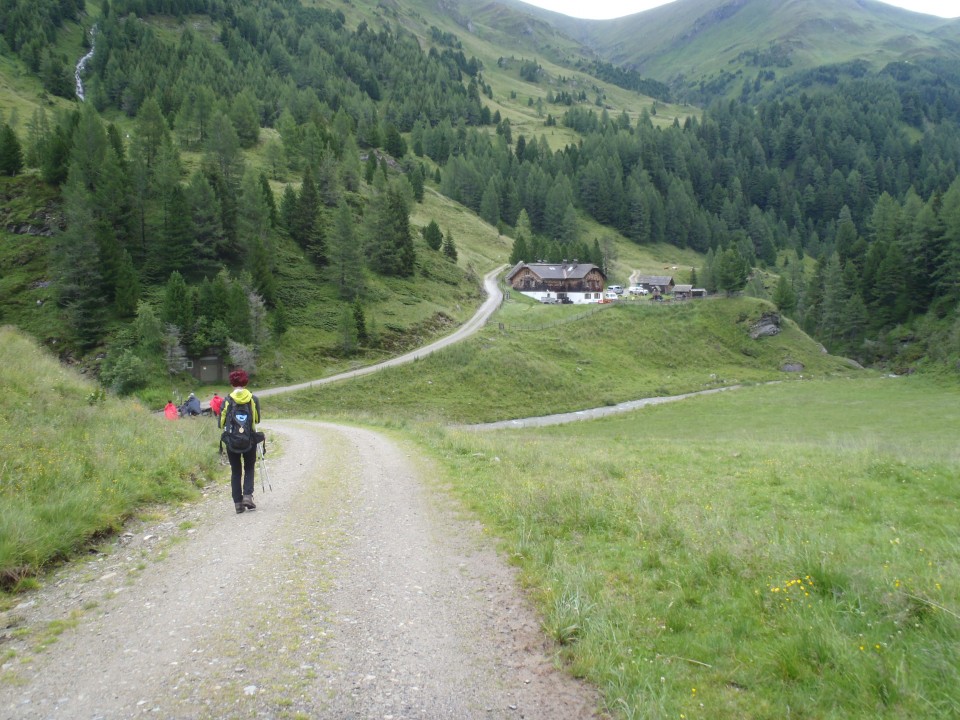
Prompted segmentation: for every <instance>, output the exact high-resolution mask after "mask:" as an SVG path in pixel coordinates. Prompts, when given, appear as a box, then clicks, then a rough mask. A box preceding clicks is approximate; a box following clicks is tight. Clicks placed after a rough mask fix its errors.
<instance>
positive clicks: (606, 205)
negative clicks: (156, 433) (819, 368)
mask: <svg viewBox="0 0 960 720" xmlns="http://www.w3.org/2000/svg"><path fill="white" fill-rule="evenodd" d="M0 8H2V9H0V13H2V14H0V23H2V26H3V28H4V30H3V37H4V46H3V48H2V51H3V53H4V54H5V55H6V56H7V57H12V56H16V57H17V58H18V60H17V62H19V63H22V64H23V67H25V68H28V69H29V71H30V72H33V73H36V74H37V75H38V76H39V78H40V79H41V80H42V82H43V84H44V87H45V88H46V92H47V93H50V94H60V95H64V96H72V95H73V94H74V92H75V90H74V85H73V83H72V67H73V63H74V62H75V58H76V57H79V55H80V54H82V53H83V52H85V51H86V49H87V48H81V47H77V48H73V50H74V51H75V53H76V54H75V56H70V57H69V58H68V56H67V54H66V52H65V42H66V41H65V40H64V37H66V36H67V35H68V30H69V28H70V27H76V23H78V22H79V23H80V24H81V25H82V27H83V28H84V30H85V31H86V30H87V29H89V30H90V31H91V32H89V33H87V32H84V37H87V38H88V40H87V42H88V43H89V42H92V43H93V50H94V52H93V55H92V57H91V59H90V61H89V63H88V64H87V70H86V72H85V74H84V75H83V81H84V89H85V92H84V97H85V100H84V102H82V103H77V104H75V105H73V106H68V107H67V108H66V109H64V110H60V111H48V110H47V109H46V108H47V107H50V105H48V104H46V103H44V102H40V103H38V104H37V107H36V109H35V110H34V111H33V112H32V114H31V116H30V117H22V116H21V117H14V116H11V115H7V116H5V117H4V118H2V119H3V120H4V123H3V132H2V135H0V172H2V173H3V174H4V175H7V176H10V177H12V178H13V179H12V180H9V181H5V184H4V185H3V189H4V190H3V192H4V194H5V195H6V196H8V197H16V198H18V199H19V201H18V203H11V207H13V208H15V210H14V211H12V212H11V213H8V217H7V220H6V221H5V225H6V227H7V231H6V232H4V234H3V236H2V242H3V245H4V246H5V247H6V248H8V250H7V251H5V252H4V253H3V254H2V255H0V261H2V262H3V263H4V266H5V268H4V272H5V274H6V273H7V271H8V270H9V269H10V268H12V267H17V268H22V267H24V266H25V265H26V263H25V261H24V258H23V252H16V251H15V250H16V248H17V247H21V246H22V243H23V239H22V236H20V235H14V234H12V232H11V227H12V225H13V224H14V223H13V222H12V221H14V220H19V221H21V224H23V223H26V222H27V220H29V219H30V218H33V217H37V216H40V215H44V214H45V213H46V214H47V215H50V214H51V213H52V215H53V216H54V217H57V218H59V219H58V220H57V221H56V222H55V223H53V224H54V225H55V227H53V228H52V230H53V231H54V236H55V239H54V240H53V241H52V242H49V243H48V244H47V245H46V246H44V247H45V248H46V249H49V255H48V257H49V267H50V268H51V269H50V270H49V272H46V273H43V274H42V275H41V276H40V277H32V278H29V277H26V276H22V277H21V278H20V280H19V281H18V282H19V284H18V285H17V286H16V287H11V286H10V285H7V286H6V287H4V286H2V285H0V291H2V293H3V294H2V296H0V297H2V299H3V300H4V303H5V304H6V303H7V301H8V300H9V299H10V298H13V297H15V296H16V297H17V298H18V302H21V300H19V298H22V296H23V295H24V293H25V291H26V289H28V288H32V287H33V286H34V285H33V284H35V283H36V282H37V281H43V280H47V279H49V280H50V281H51V282H52V291H51V299H52V300H54V301H55V302H56V305H57V307H58V308H59V310H58V314H59V316H60V317H62V318H64V319H65V320H66V321H67V327H68V328H69V332H68V333H66V334H65V335H64V336H63V337H60V338H57V339H58V340H59V341H60V342H62V343H63V345H64V346H66V347H69V348H74V349H75V351H76V352H78V353H84V352H92V351H96V352H101V353H103V354H104V355H105V359H104V362H103V363H102V364H101V367H100V370H101V377H102V379H103V380H104V381H105V382H106V383H107V384H109V385H111V386H113V387H116V388H117V389H120V390H124V391H130V390H135V389H136V388H137V387H140V386H142V385H143V384H145V383H146V382H147V378H148V377H149V375H150V373H151V372H152V371H153V370H157V369H158V368H159V369H160V370H161V371H162V372H165V371H166V367H174V366H175V365H176V362H177V358H179V357H182V356H183V355H184V354H195V353H197V352H200V351H202V350H203V349H205V348H210V347H213V348H219V349H221V350H222V351H224V352H226V353H229V354H230V356H231V357H232V358H233V359H234V360H235V361H237V362H245V363H247V364H249V363H251V362H255V361H256V358H257V356H258V354H259V353H260V352H261V351H262V348H263V347H264V345H265V344H266V343H267V342H268V340H267V338H268V337H269V336H270V335H271V334H272V335H273V337H274V338H276V337H279V336H281V335H283V334H284V333H285V332H290V331H291V329H292V330H293V331H294V332H297V333H303V334H305V335H309V333H310V329H311V328H317V329H324V328H325V329H326V330H327V331H329V332H330V336H332V337H336V338H337V340H336V341H335V342H332V343H331V341H330V340H329V338H328V340H327V341H326V342H327V345H328V347H327V348H326V349H325V350H324V351H323V352H352V351H354V350H355V349H356V348H357V347H358V346H363V345H364V344H367V345H368V346H373V345H375V344H376V342H377V339H376V338H371V333H369V332H368V327H367V325H366V323H365V320H364V312H365V308H368V307H369V305H370V303H371V302H373V301H374V300H375V299H376V297H381V296H382V295H383V293H396V292H400V293H404V292H408V291H407V290H399V289H398V287H397V286H394V285H390V284H389V283H387V284H384V281H387V280H390V279H391V278H393V279H398V280H400V281H403V280H405V279H410V280H411V281H412V280H414V279H418V280H420V281H423V280H425V279H431V278H432V279H433V280H434V281H435V280H436V279H437V278H438V277H445V278H446V279H445V280H443V281H442V282H444V283H448V284H449V283H452V284H453V285H457V284H458V283H460V282H461V277H462V276H457V275H456V274H453V275H451V274H450V271H453V270H454V268H453V267H452V264H451V261H453V262H456V260H457V248H456V245H455V243H454V240H453V238H452V237H450V233H449V232H446V233H444V232H442V231H441V228H440V227H438V226H436V224H435V223H431V224H430V225H429V226H428V231H427V232H424V233H423V234H422V235H421V233H420V232H419V231H418V230H419V229H418V228H415V227H413V226H412V225H411V223H410V214H411V209H412V207H413V205H414V204H415V203H417V202H419V201H421V200H423V197H424V193H425V191H426V190H428V189H431V188H433V189H437V190H439V191H440V192H442V193H444V194H445V195H447V196H449V197H450V198H452V199H454V200H456V201H458V202H460V203H462V204H463V205H465V206H466V207H468V208H470V209H471V210H473V211H474V212H476V213H477V214H478V215H479V216H480V217H481V218H483V219H484V220H486V221H487V222H489V223H491V224H492V225H494V226H497V227H499V228H500V229H501V230H502V231H504V232H505V233H506V234H508V235H511V236H513V237H515V238H516V244H515V247H514V255H513V258H512V259H513V260H517V259H540V258H545V259H554V260H560V259H562V258H570V257H579V258H589V259H591V260H592V261H595V262H598V263H599V264H604V263H606V262H607V259H608V258H607V255H606V253H605V252H604V251H603V250H602V249H601V248H600V246H599V244H598V243H597V242H596V241H595V239H593V238H591V237H588V236H586V235H585V233H584V232H583V231H582V230H581V227H582V226H583V222H582V220H585V219H589V220H592V221H596V222H598V223H601V224H603V225H606V226H609V227H611V228H614V229H616V231H618V232H619V233H620V234H621V235H622V236H623V238H624V239H623V242H633V243H638V244H641V245H647V244H653V243H670V244H673V245H676V246H679V247H683V248H691V249H693V250H696V251H698V252H700V253H703V258H704V259H703V264H702V266H701V267H698V268H696V269H695V271H694V274H693V278H691V279H692V280H694V281H695V282H697V283H698V284H702V285H703V286H705V287H707V288H708V289H709V290H711V291H722V292H739V291H741V290H743V289H744V288H746V289H747V291H748V292H750V293H752V294H756V295H770V296H771V297H772V299H773V300H774V302H776V303H777V305H778V306H779V307H780V308H781V309H782V310H783V312H785V313H786V314H788V315H791V316H793V317H795V318H796V319H797V320H798V321H799V322H801V323H802V325H803V327H804V328H805V329H807V330H808V331H809V332H811V333H812V334H814V335H815V336H816V337H818V338H819V339H820V340H821V341H822V342H824V343H825V344H826V346H827V347H828V349H830V350H831V351H833V352H837V353H845V354H848V355H850V356H853V357H856V358H858V359H860V360H863V361H867V362H877V363H885V364H892V365H895V366H897V367H903V368H906V367H912V366H914V365H916V364H917V363H918V362H920V361H923V360H935V361H940V362H946V361H952V362H955V361H956V360H957V355H958V351H957V335H958V332H960V330H958V328H960V325H958V323H957V304H958V301H960V287H958V284H960V181H958V180H957V168H958V164H960V131H958V123H957V118H958V117H960V100H958V98H960V65H958V64H957V63H955V62H951V61H949V60H940V61H937V62H933V61H930V62H926V63H916V64H909V65H908V64H902V63H898V64H892V65H890V66H888V67H886V68H884V69H883V70H882V71H879V72H877V71H875V70H872V69H871V68H869V67H868V66H866V65H865V64H862V63H851V64H847V65H842V66H831V67H826V68H820V69H817V70H815V71H811V72H809V73H807V74H804V75H798V76H796V77H795V78H794V79H792V80H790V81H784V82H782V83H766V84H763V85H762V86H758V87H757V88H756V92H754V89H753V88H750V89H747V90H745V91H744V93H743V94H742V96H741V97H740V99H738V100H732V101H730V100H725V101H723V102H717V103H715V104H713V105H711V106H710V107H708V108H706V109H705V110H703V111H702V113H700V112H697V113H691V115H690V117H688V118H687V119H686V120H685V121H679V120H678V121H677V122H675V123H674V124H673V125H672V126H669V125H667V126H664V125H663V123H662V122H660V120H659V118H657V117H656V116H655V115H654V113H655V112H656V105H654V106H653V112H649V111H647V110H646V109H645V110H644V111H643V112H640V113H638V112H635V111H632V109H631V108H628V107H626V106H623V107H618V106H614V105H612V104H611V101H610V95H608V94H607V93H605V92H604V90H603V88H604V84H603V83H604V82H608V81H612V82H613V83H614V84H616V83H617V82H618V81H619V82H621V83H623V82H624V80H623V78H624V77H627V76H626V75H624V76H621V75H619V74H618V73H617V72H614V71H613V70H612V69H611V68H609V67H605V66H600V65H596V64H594V65H593V68H594V71H596V72H597V73H598V74H599V75H601V76H603V78H605V79H602V78H596V82H595V84H594V86H593V87H592V88H590V91H589V92H587V91H586V89H585V88H583V86H582V85H581V86H580V89H579V90H576V89H574V86H572V85H571V84H570V83H568V82H565V80H566V79H565V78H564V77H563V75H562V73H561V72H559V71H556V70H554V71H552V72H551V71H550V70H548V69H546V68H544V67H543V66H542V65H541V64H540V63H538V62H536V61H535V60H525V61H523V62H503V63H499V62H498V63H497V64H496V66H491V64H490V63H489V62H488V63H487V65H486V66H485V65H484V63H483V62H482V61H481V60H479V59H477V57H476V56H474V55H473V54H472V53H467V52H465V51H464V47H465V46H467V45H470V46H471V47H475V46H477V44H478V42H479V41H478V40H477V38H474V37H461V35H459V34H458V33H466V32H468V31H467V30H465V29H464V28H463V27H462V26H461V25H460V24H458V23H457V22H456V21H455V20H452V19H451V18H450V16H449V14H443V13H436V14H431V11H430V10H429V8H428V7H427V6H426V5H419V4H418V5H416V6H409V7H407V6H404V4H403V3H397V4H396V5H395V6H394V7H393V8H391V9H389V10H384V9H382V8H377V7H376V6H374V5H373V4H369V5H367V4H364V3H354V4H353V5H352V6H351V8H350V13H351V15H350V20H349V21H348V18H347V16H346V15H345V14H344V13H343V12H342V11H341V10H339V9H336V10H332V9H324V8H322V7H320V8H318V7H310V8H307V7H304V6H302V5H301V4H300V3H299V2H293V1H291V0H263V1H262V2H259V3H256V4H255V5H253V4H249V3H241V2H236V1H233V0H105V1H104V2H103V3H102V4H101V5H100V9H99V12H98V13H97V14H96V16H87V15H84V14H82V12H81V9H80V8H79V7H76V6H74V5H71V4H70V3H61V2H52V1H50V2H32V1H31V2H27V0H6V1H5V2H4V3H3V4H2V5H0ZM466 41H469V43H468V42H466ZM67 44H69V43H67ZM485 49H486V52H487V55H488V56H494V57H496V56H497V54H498V53H499V54H500V57H501V58H511V57H519V58H523V57H526V56H525V54H524V48H522V47H521V48H506V47H489V46H488V47H486V48H485ZM589 66H590V64H589V63H583V64H581V65H580V69H581V72H582V71H583V68H585V67H589ZM634 80H637V79H636V78H634ZM508 82H509V85H510V87H511V88H514V87H516V86H517V83H523V86H524V87H525V88H527V89H528V91H529V95H528V97H527V98H526V100H527V103H526V105H525V106H524V104H523V102H522V99H521V98H518V97H516V95H517V93H516V91H515V90H510V91H507V90H505V89H503V88H505V87H506V86H507V84H508ZM637 82H638V84H636V85H635V87H634V88H632V89H633V90H636V89H643V88H646V89H648V90H656V89H657V86H656V85H655V84H651V85H643V84H639V81H637ZM761 90H762V91H761ZM534 97H536V98H537V100H536V102H534V99H533V98H534ZM535 105H536V106H537V117H538V118H539V120H538V122H540V123H542V126H543V127H544V128H548V127H555V126H558V125H559V126H563V127H565V128H566V129H567V130H568V131H570V132H571V135H570V137H573V138H579V139H577V140H575V141H571V142H568V143H566V145H565V146H563V147H554V146H551V144H550V142H548V140H547V139H546V138H545V137H543V136H542V135H539V136H538V133H537V132H527V133H521V132H516V131H515V130H514V128H513V126H512V124H511V121H510V115H511V114H513V113H515V112H518V111H519V110H520V109H522V108H525V107H526V108H529V107H531V106H535ZM540 107H542V108H543V110H542V112H541V111H540ZM36 177H39V178H40V179H41V180H42V182H43V185H42V187H44V188H52V189H53V190H54V191H55V195H56V197H57V198H59V199H58V200H54V201H51V202H49V203H48V204H46V205H45V206H43V207H37V208H34V212H33V213H32V214H31V213H30V212H27V210H26V209H25V208H24V201H23V198H25V197H28V196H29V197H46V195H45V194H44V192H41V191H40V190H38V189H37V186H36V185H35V184H34V181H33V180H31V178H36ZM15 213H19V214H18V215H17V216H16V217H13V215H14V214H15ZM38 252H40V251H39V250H38ZM438 263H439V264H438ZM444 265H446V266H448V267H449V270H445V269H443V267H444ZM751 268H760V269H764V270H766V271H768V273H773V283H774V284H773V285H771V284H770V281H769V280H768V281H767V287H766V288H765V287H764V281H763V279H762V278H764V277H767V278H769V277H771V276H770V275H769V274H767V275H761V274H760V273H757V274H755V275H751V272H752V271H751ZM750 277H753V278H754V279H753V280H752V281H751V280H750ZM369 286H373V287H376V288H377V292H370V291H366V290H365V288H367V287H369ZM0 313H2V314H5V315H7V316H8V317H6V318H4V319H6V320H7V321H9V320H10V319H14V320H15V319H16V317H14V318H11V317H9V311H5V310H4V309H3V308H0ZM0 317H2V315H0ZM309 336H310V338H311V340H310V341H311V342H317V340H315V337H316V336H313V335H309ZM44 339H45V340H50V339H51V338H50V337H47V338H44ZM381 339H382V338H381ZM321 342H322V341H321ZM331 344H332V345H334V346H336V347H329V345H331ZM164 366H165V367H164Z"/></svg>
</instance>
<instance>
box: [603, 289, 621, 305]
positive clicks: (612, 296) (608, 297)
mask: <svg viewBox="0 0 960 720" xmlns="http://www.w3.org/2000/svg"><path fill="white" fill-rule="evenodd" d="M619 299H620V296H619V295H617V294H616V293H615V292H613V291H612V290H607V291H606V292H605V293H604V294H603V301H604V302H614V301H616V300H619Z"/></svg>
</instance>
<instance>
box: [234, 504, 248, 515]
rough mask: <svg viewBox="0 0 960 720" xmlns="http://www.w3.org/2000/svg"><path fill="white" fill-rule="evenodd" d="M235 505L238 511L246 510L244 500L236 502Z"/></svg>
mask: <svg viewBox="0 0 960 720" xmlns="http://www.w3.org/2000/svg"><path fill="white" fill-rule="evenodd" d="M233 506H234V507H235V508H236V509H237V513H238V514H239V513H242V512H243V511H244V510H246V509H247V508H246V506H245V505H244V504H243V503H242V502H238V503H234V504H233Z"/></svg>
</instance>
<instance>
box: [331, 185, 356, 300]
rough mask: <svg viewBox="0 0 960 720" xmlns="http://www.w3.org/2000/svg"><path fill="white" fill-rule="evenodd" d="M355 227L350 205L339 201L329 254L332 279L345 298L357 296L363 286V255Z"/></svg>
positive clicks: (334, 217)
mask: <svg viewBox="0 0 960 720" xmlns="http://www.w3.org/2000/svg"><path fill="white" fill-rule="evenodd" d="M355 227H356V223H355V221H354V219H353V212H352V211H351V210H350V206H349V205H348V204H347V203H346V202H345V201H341V202H340V205H339V206H338V207H337V209H336V210H335V211H334V216H333V228H332V232H331V233H330V243H329V255H330V270H331V272H332V273H333V280H334V282H335V283H336V284H337V289H338V291H339V293H340V297H342V298H346V299H351V298H355V297H357V295H358V294H359V293H360V292H361V290H362V286H363V256H362V253H361V248H360V243H359V242H358V240H357V233H356V231H355Z"/></svg>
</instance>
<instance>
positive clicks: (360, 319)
mask: <svg viewBox="0 0 960 720" xmlns="http://www.w3.org/2000/svg"><path fill="white" fill-rule="evenodd" d="M353 322H354V325H356V327H357V341H358V342H359V343H360V344H361V345H363V344H365V343H366V342H367V341H368V340H369V339H370V335H369V333H368V332H367V319H366V316H365V315H364V312H363V305H361V304H360V301H359V300H356V301H354V303H353Z"/></svg>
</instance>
